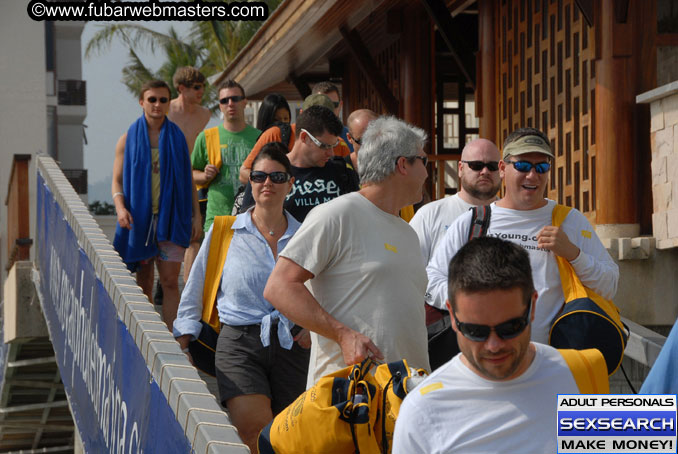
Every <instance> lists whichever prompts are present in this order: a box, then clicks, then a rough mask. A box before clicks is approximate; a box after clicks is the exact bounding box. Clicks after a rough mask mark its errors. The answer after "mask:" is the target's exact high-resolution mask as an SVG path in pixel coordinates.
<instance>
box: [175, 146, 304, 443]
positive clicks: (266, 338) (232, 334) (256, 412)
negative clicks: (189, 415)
mask: <svg viewBox="0 0 678 454" xmlns="http://www.w3.org/2000/svg"><path fill="white" fill-rule="evenodd" d="M286 153H287V148H286V147H285V146H284V145H283V144H281V143H279V142H273V143H269V144H266V145H265V146H264V147H263V148H262V150H261V152H260V153H259V155H258V156H257V158H256V160H255V161H254V164H253V166H252V169H253V170H252V172H251V173H250V181H251V183H252V194H253V196H254V200H255V202H256V204H255V205H254V207H252V208H250V209H249V210H248V211H247V212H245V213H243V214H240V215H238V216H237V218H236V220H235V222H234V223H233V227H232V228H233V230H234V232H233V239H232V240H231V244H230V246H229V249H228V254H227V256H226V262H225V263H224V269H223V273H222V278H221V283H220V285H219V289H218V291H217V310H218V312H219V320H220V321H221V323H222V325H221V331H220V333H219V340H218V342H217V349H216V377H217V384H218V387H219V397H220V400H221V402H222V404H223V405H224V406H225V407H226V408H227V409H228V411H229V414H230V417H231V421H232V422H233V424H234V425H235V426H236V428H237V429H238V433H239V434H240V436H241V438H242V439H243V441H244V442H245V444H247V445H248V446H249V447H250V450H251V451H252V452H257V449H256V440H257V437H258V434H259V431H260V430H261V429H262V428H263V427H264V426H265V425H266V424H268V422H270V421H271V419H273V416H274V415H276V414H278V413H279V412H281V411H282V410H283V409H284V408H285V407H287V406H288V405H289V404H290V403H292V402H293V401H294V399H296V398H297V397H298V396H299V394H301V393H302V392H303V391H304V389H305V384H306V374H307V370H308V359H309V352H310V350H308V348H309V347H310V337H309V335H308V332H307V331H306V330H303V329H301V328H300V327H296V326H294V324H293V323H292V322H290V321H289V320H287V319H286V318H285V317H284V316H283V315H281V314H280V313H279V312H278V311H277V310H275V308H273V306H271V304H270V303H269V302H268V301H266V300H265V299H264V297H263V292H264V287H265V285H266V281H267V280H268V277H269V275H270V274H271V271H272V270H273V266H274V265H275V262H276V260H277V258H278V254H279V253H280V251H281V250H282V249H283V248H284V247H285V246H286V245H287V242H288V241H289V239H290V238H291V237H292V235H294V233H295V232H296V231H297V229H298V228H299V226H300V224H299V222H298V221H296V220H295V219H294V218H293V217H292V216H291V215H290V214H289V213H288V212H287V211H285V210H283V202H284V201H285V197H286V196H287V194H288V193H289V191H290V190H291V189H292V184H293V183H294V178H293V177H292V176H291V174H290V161H289V159H288V158H287V156H286ZM211 239H212V228H210V230H209V231H208V232H207V234H206V236H205V240H204V241H203V244H202V246H201V247H200V252H199V253H198V256H197V257H196V260H195V263H194V265H193V267H192V268H191V273H190V275H189V278H188V281H187V283H186V287H185V288H184V291H183V292H182V294H181V303H180V305H179V312H178V317H177V320H176V321H175V322H174V336H175V337H176V338H177V340H178V341H179V343H180V344H181V347H182V349H184V350H185V349H186V347H188V343H189V342H190V341H191V340H193V339H195V338H197V336H198V335H199V333H200V328H201V325H200V318H201V315H202V292H203V286H204V284H205V270H206V267H207V259H208V255H209V248H210V242H211Z"/></svg>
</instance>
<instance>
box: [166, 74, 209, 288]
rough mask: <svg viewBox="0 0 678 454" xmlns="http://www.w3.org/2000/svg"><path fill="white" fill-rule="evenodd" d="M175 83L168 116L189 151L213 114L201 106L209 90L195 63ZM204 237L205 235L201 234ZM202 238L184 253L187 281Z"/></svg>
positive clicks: (178, 75)
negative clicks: (174, 91)
mask: <svg viewBox="0 0 678 454" xmlns="http://www.w3.org/2000/svg"><path fill="white" fill-rule="evenodd" d="M172 83H173V84H174V88H176V90H177V92H179V96H178V97H176V98H175V99H173V100H172V101H170V107H169V112H168V113H167V117H168V118H169V119H170V120H171V121H172V122H174V123H175V124H176V125H177V126H179V129H181V131H182V132H183V133H184V135H185V136H186V142H187V144H188V150H189V151H191V152H192V151H193V145H195V139H196V137H198V134H200V132H201V131H202V130H203V129H205V126H207V122H208V121H209V119H210V117H211V116H212V113H211V112H210V110H209V109H208V108H206V107H203V106H201V105H200V103H201V102H202V97H203V94H204V93H205V76H204V75H203V74H202V73H201V72H200V71H198V70H197V69H196V68H194V67H192V66H182V67H180V68H177V71H176V72H175V73H174V77H173V78H172ZM206 204H207V201H201V202H200V212H201V214H202V217H203V222H205V219H204V218H205V206H206ZM201 238H202V237H201ZM199 249H200V239H199V240H198V241H191V244H190V245H189V246H188V248H186V253H185V255H184V282H186V281H187V280H188V273H189V272H190V271H191V265H192V264H193V261H194V260H195V257H196V255H198V250H199Z"/></svg>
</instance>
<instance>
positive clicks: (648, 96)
mask: <svg viewBox="0 0 678 454" xmlns="http://www.w3.org/2000/svg"><path fill="white" fill-rule="evenodd" d="M676 93H678V80H676V81H673V82H671V83H670V84H666V85H662V86H661V87H657V88H655V89H653V90H650V91H646V92H645V93H641V94H639V95H638V96H636V103H637V104H647V103H651V102H652V101H657V100H658V99H662V98H666V97H667V96H671V95H674V94H676Z"/></svg>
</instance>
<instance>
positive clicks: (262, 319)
mask: <svg viewBox="0 0 678 454" xmlns="http://www.w3.org/2000/svg"><path fill="white" fill-rule="evenodd" d="M251 213H252V209H250V210H248V211H247V212H245V213H243V214H239V215H238V216H237V218H236V220H235V222H234V223H233V227H232V228H233V230H234V232H233V239H232V240H231V244H230V246H229V248H228V254H227V255H226V262H225V263H224V271H223V273H222V276H221V283H220V284H219V289H218V290H217V310H218V311H219V320H220V321H221V323H225V324H227V325H233V326H240V325H254V324H259V323H261V341H262V344H263V345H264V346H268V345H269V343H270V328H271V325H272V324H273V322H274V321H275V320H278V321H279V322H278V339H279V340H280V345H281V346H282V347H284V348H287V349H290V348H292V344H293V341H292V335H291V333H290V329H291V328H292V326H293V325H294V324H293V323H292V322H290V321H289V320H287V319H286V318H285V317H284V316H283V315H282V314H280V313H279V312H278V311H277V310H276V309H275V308H274V307H273V306H272V305H271V303H269V302H268V301H266V300H265V299H264V287H265V286H266V281H267V280H268V277H269V276H270V275H271V272H272V271H273V267H274V266H275V262H276V259H277V257H273V252H272V251H271V248H270V247H269V246H268V243H267V242H266V240H265V239H264V237H263V236H262V235H261V233H260V232H259V230H257V228H256V226H255V225H254V223H253V222H252V215H251ZM285 216H286V217H287V230H286V231H285V233H284V234H283V236H282V237H281V238H280V239H279V240H278V254H279V253H280V252H281V251H282V250H283V249H284V248H285V246H286V245H287V242H288V241H289V239H290V238H292V235H294V233H295V232H296V231H297V229H298V228H299V227H300V225H301V224H300V223H299V222H298V221H297V220H296V219H294V217H292V215H290V214H289V213H288V212H287V211H285ZM211 239H212V227H210V229H209V230H208V232H207V234H206V235H205V239H204V241H203V242H202V245H201V246H200V251H199V252H198V256H197V257H196V259H195V262H194V263H193V267H192V268H191V273H190V274H189V276H188V282H186V286H185V287H184V290H183V292H182V293H181V301H180V302H179V310H178V313H177V319H176V320H175V321H174V337H179V336H182V335H184V334H190V335H191V336H192V338H193V339H194V338H197V337H198V335H199V334H200V328H201V324H200V319H201V317H202V292H203V287H204V285H205V271H206V269H207V256H208V253H209V248H210V242H211Z"/></svg>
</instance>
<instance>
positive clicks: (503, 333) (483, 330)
mask: <svg viewBox="0 0 678 454" xmlns="http://www.w3.org/2000/svg"><path fill="white" fill-rule="evenodd" d="M531 309H532V304H531V302H529V303H528V304H527V310H525V314H523V316H522V317H518V318H513V319H511V320H508V321H506V322H504V323H500V324H498V325H494V326H488V325H476V324H475V323H464V322H460V321H459V319H457V314H456V313H455V312H454V311H453V312H452V313H453V314H454V321H455V323H456V325H457V329H458V330H459V332H460V333H461V334H463V335H464V337H465V338H467V339H470V340H472V341H473V342H485V341H486V340H487V338H488V337H490V333H491V332H492V331H494V332H495V334H496V335H497V336H498V337H499V339H504V340H506V339H513V338H514V337H517V336H518V335H519V334H520V333H522V332H523V331H525V328H527V325H529V324H530V310H531Z"/></svg>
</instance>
